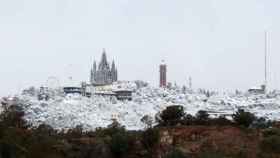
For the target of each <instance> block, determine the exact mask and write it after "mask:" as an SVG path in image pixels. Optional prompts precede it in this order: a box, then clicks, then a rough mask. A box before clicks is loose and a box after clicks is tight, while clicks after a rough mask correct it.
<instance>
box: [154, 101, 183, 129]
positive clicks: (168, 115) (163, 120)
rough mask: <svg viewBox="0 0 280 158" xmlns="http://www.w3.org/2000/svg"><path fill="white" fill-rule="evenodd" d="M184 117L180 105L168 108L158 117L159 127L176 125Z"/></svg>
mask: <svg viewBox="0 0 280 158" xmlns="http://www.w3.org/2000/svg"><path fill="white" fill-rule="evenodd" d="M184 116H185V112H184V108H183V106H180V105H174V106H169V107H167V108H166V109H165V110H163V111H162V112H161V113H160V115H159V120H158V121H159V123H160V124H161V125H167V126H168V125H176V124H178V123H180V122H181V121H182V118H183V117H184Z"/></svg>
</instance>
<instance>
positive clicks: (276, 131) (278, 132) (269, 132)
mask: <svg viewBox="0 0 280 158" xmlns="http://www.w3.org/2000/svg"><path fill="white" fill-rule="evenodd" d="M274 135H276V136H280V129H278V128H271V129H267V130H264V131H263V136H264V137H270V136H274Z"/></svg>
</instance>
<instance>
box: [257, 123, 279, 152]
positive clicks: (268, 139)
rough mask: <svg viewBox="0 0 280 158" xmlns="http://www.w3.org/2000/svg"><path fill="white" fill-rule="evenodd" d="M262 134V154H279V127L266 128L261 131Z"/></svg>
mask: <svg viewBox="0 0 280 158" xmlns="http://www.w3.org/2000/svg"><path fill="white" fill-rule="evenodd" d="M263 136H264V138H263V140H262V142H261V150H262V153H263V154H262V155H269V154H280V129H276V128H272V129H267V130H265V131H263ZM270 156H271V155H270Z"/></svg>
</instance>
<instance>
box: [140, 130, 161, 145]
mask: <svg viewBox="0 0 280 158" xmlns="http://www.w3.org/2000/svg"><path fill="white" fill-rule="evenodd" d="M159 139H160V135H159V130H158V129H157V128H148V129H147V130H145V131H143V132H142V144H143V145H144V146H145V148H146V149H148V150H150V149H152V148H153V147H154V146H155V145H156V144H157V143H158V142H159Z"/></svg>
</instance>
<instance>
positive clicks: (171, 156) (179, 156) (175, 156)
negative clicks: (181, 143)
mask: <svg viewBox="0 0 280 158" xmlns="http://www.w3.org/2000/svg"><path fill="white" fill-rule="evenodd" d="M164 158H186V156H185V154H184V153H183V152H182V151H181V150H178V149H173V150H172V151H171V152H169V153H168V154H167V155H166V156H165V157H164Z"/></svg>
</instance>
